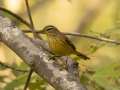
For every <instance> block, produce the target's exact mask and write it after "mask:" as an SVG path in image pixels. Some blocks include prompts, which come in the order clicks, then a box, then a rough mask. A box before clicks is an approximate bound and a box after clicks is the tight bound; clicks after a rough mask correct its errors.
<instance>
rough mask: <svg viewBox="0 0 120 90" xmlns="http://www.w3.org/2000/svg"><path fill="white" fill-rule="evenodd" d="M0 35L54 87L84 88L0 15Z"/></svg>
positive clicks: (81, 89)
mask: <svg viewBox="0 0 120 90" xmlns="http://www.w3.org/2000/svg"><path fill="white" fill-rule="evenodd" d="M0 37H1V40H2V42H3V43H5V44H6V45H7V46H8V47H9V48H11V49H12V50H13V51H14V52H15V53H16V54H17V55H18V56H19V57H21V58H22V60H23V61H24V62H25V63H26V64H28V65H29V66H31V67H32V68H33V69H34V71H35V72H36V73H37V74H38V75H39V76H41V77H42V78H44V79H45V80H46V81H48V83H50V84H51V85H52V86H53V87H54V88H55V89H57V90H86V89H85V88H84V86H83V85H82V84H81V83H80V82H79V80H78V78H76V77H74V76H73V75H71V74H70V73H69V72H67V71H66V70H63V71H60V70H59V68H58V67H56V66H55V65H54V63H53V61H49V54H48V53H47V52H46V51H44V50H43V49H42V48H41V46H40V48H38V47H37V46H36V45H35V44H34V43H33V42H32V40H31V39H30V38H28V37H27V36H26V35H25V34H24V33H23V32H21V30H19V29H18V28H17V27H16V26H13V24H12V22H11V21H10V20H9V19H8V18H5V17H3V16H0Z"/></svg>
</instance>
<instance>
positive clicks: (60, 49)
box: [48, 38, 73, 56]
mask: <svg viewBox="0 0 120 90" xmlns="http://www.w3.org/2000/svg"><path fill="white" fill-rule="evenodd" d="M48 43H49V47H50V49H51V51H52V52H53V53H54V54H55V55H61V56H65V55H70V54H72V53H73V49H72V48H71V47H70V46H69V45H68V44H67V43H66V42H64V41H60V39H57V38H49V40H48Z"/></svg>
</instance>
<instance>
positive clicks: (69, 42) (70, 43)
mask: <svg viewBox="0 0 120 90" xmlns="http://www.w3.org/2000/svg"><path fill="white" fill-rule="evenodd" d="M65 40H66V42H67V43H68V44H69V45H70V46H71V47H72V48H73V49H74V50H75V49H76V48H75V46H74V45H73V43H72V42H71V41H70V40H69V39H68V38H67V37H65Z"/></svg>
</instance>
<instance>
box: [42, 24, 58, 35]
mask: <svg viewBox="0 0 120 90" xmlns="http://www.w3.org/2000/svg"><path fill="white" fill-rule="evenodd" d="M41 33H43V34H47V35H53V36H55V35H57V34H59V31H58V29H57V28H56V27H55V26H53V25H48V26H45V27H44V28H43V30H42V31H41Z"/></svg>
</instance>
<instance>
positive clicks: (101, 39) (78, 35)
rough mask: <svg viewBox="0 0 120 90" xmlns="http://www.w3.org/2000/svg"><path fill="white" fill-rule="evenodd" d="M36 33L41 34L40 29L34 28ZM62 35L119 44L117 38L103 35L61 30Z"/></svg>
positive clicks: (27, 31)
mask: <svg viewBox="0 0 120 90" xmlns="http://www.w3.org/2000/svg"><path fill="white" fill-rule="evenodd" d="M22 31H23V32H25V33H31V31H29V30H22ZM36 33H39V34H43V33H41V32H40V30H36ZM63 34H64V35H71V36H77V37H83V38H87V39H94V40H97V41H103V42H106V43H112V44H116V45H120V42H119V41H117V40H113V39H109V38H104V37H95V36H90V35H86V34H80V33H68V32H63Z"/></svg>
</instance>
